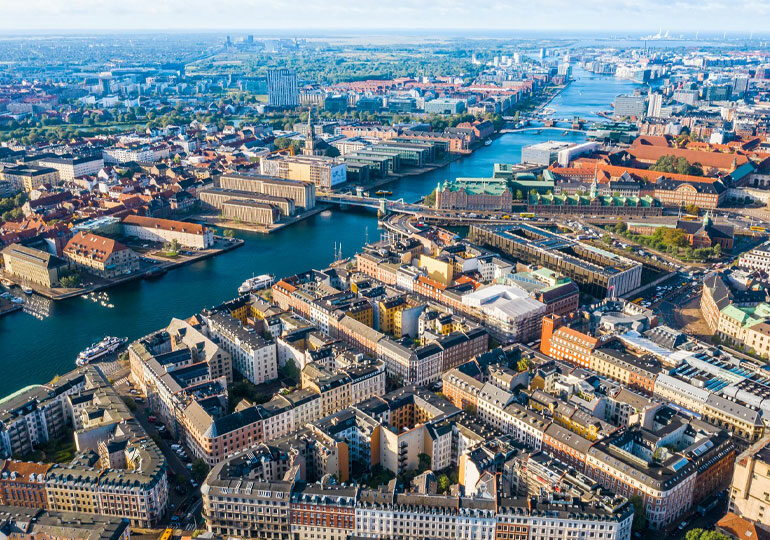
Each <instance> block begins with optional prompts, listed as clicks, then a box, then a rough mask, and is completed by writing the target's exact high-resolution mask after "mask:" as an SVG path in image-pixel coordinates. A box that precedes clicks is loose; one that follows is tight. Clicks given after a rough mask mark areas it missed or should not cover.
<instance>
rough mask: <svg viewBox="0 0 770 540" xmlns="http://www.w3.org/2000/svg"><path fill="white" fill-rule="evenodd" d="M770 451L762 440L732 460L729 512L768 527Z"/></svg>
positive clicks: (769, 524) (769, 512)
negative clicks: (733, 465) (733, 462)
mask: <svg viewBox="0 0 770 540" xmlns="http://www.w3.org/2000/svg"><path fill="white" fill-rule="evenodd" d="M768 493H770V448H769V447H768V440H767V439H763V440H762V441H759V442H758V443H755V444H753V445H752V446H750V447H749V448H748V449H747V450H746V451H745V452H743V453H742V454H741V455H739V456H738V457H737V458H736V459H735V470H734V472H733V477H732V482H731V484H730V503H729V505H730V506H729V511H730V512H734V513H736V514H738V515H739V516H741V517H743V518H745V519H748V520H751V521H755V522H757V523H761V524H763V525H768V526H770V496H769V495H768Z"/></svg>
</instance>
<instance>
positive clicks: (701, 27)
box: [0, 0, 770, 34]
mask: <svg viewBox="0 0 770 540" xmlns="http://www.w3.org/2000/svg"><path fill="white" fill-rule="evenodd" d="M346 28H356V29H381V28H389V29H420V28H424V29H468V30H471V29H473V30H481V29H498V30H499V29H504V30H554V31H601V32H603V33H604V32H610V33H623V32H626V31H628V32H632V31H655V32H657V31H658V29H660V28H662V29H663V31H664V32H665V31H666V30H669V31H670V32H671V33H672V34H673V33H679V32H696V31H700V32H719V33H721V32H724V31H727V32H736V33H742V34H747V33H749V32H755V33H757V34H759V33H767V32H768V31H770V0H485V1H479V0H440V1H437V0H0V30H3V31H6V32H7V31H12V32H16V31H18V32H20V31H24V30H54V31H56V30H97V31H102V30H158V29H173V30H251V31H254V32H255V33H258V31H259V30H280V29H287V30H290V29H346Z"/></svg>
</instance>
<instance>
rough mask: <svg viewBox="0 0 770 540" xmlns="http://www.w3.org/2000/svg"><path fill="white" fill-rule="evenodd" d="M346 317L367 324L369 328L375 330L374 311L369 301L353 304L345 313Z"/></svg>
mask: <svg viewBox="0 0 770 540" xmlns="http://www.w3.org/2000/svg"><path fill="white" fill-rule="evenodd" d="M345 315H347V316H348V317H350V318H351V319H355V320H357V321H358V322H360V323H363V324H365V325H366V326H368V327H369V328H374V309H372V305H371V304H370V303H369V302H367V301H360V302H353V303H351V305H350V307H349V308H348V309H347V311H345Z"/></svg>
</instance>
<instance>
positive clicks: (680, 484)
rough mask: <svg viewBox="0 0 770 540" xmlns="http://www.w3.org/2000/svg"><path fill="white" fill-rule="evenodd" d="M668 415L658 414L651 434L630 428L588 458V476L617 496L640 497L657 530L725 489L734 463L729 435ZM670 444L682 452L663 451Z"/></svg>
mask: <svg viewBox="0 0 770 540" xmlns="http://www.w3.org/2000/svg"><path fill="white" fill-rule="evenodd" d="M670 412H671V411H670V409H669V410H665V409H662V410H660V411H658V412H657V413H656V414H655V415H654V418H653V419H652V423H651V425H650V427H652V429H647V428H644V427H642V428H631V429H628V430H623V431H620V432H618V433H616V434H614V435H612V436H610V437H607V438H605V439H604V440H601V441H597V442H595V443H593V445H592V446H591V447H590V448H589V449H588V450H587V453H586V458H585V463H586V464H585V474H586V475H587V476H589V477H590V478H592V479H594V480H597V481H598V482H599V483H601V484H602V485H603V486H604V487H606V488H607V489H610V490H611V491H613V492H614V493H617V494H618V495H621V496H624V497H631V496H634V495H636V496H639V497H641V498H642V500H643V501H644V504H645V508H646V515H647V519H648V522H649V524H650V527H651V528H653V529H663V528H666V527H668V526H670V525H672V524H675V523H676V522H677V520H679V519H681V518H682V516H684V515H686V514H687V513H688V512H689V510H690V508H691V507H692V506H693V504H696V503H697V501H698V500H701V499H702V498H705V497H708V496H710V495H712V494H713V493H716V491H718V490H720V489H724V487H725V486H726V485H727V483H729V477H730V470H731V468H732V464H733V461H734V459H735V447H734V445H733V443H732V442H731V441H730V436H729V435H728V434H727V432H725V431H721V430H718V429H717V428H714V427H711V426H709V425H708V424H706V423H704V422H700V421H698V420H690V421H686V420H684V419H683V418H681V417H679V416H676V415H671V414H670ZM661 428H665V429H663V430H662V431H661ZM643 439H644V440H645V442H643ZM672 444H673V445H674V448H678V447H684V450H682V451H671V450H669V449H666V448H664V447H663V445H672Z"/></svg>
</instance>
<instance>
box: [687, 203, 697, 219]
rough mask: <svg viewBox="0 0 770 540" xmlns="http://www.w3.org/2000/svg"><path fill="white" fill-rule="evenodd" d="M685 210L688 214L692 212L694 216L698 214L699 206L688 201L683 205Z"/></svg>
mask: <svg viewBox="0 0 770 540" xmlns="http://www.w3.org/2000/svg"><path fill="white" fill-rule="evenodd" d="M684 210H685V212H687V213H688V214H692V215H694V216H697V215H698V214H700V208H698V207H697V206H696V205H694V204H692V203H690V204H688V205H687V206H685V207H684Z"/></svg>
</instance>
